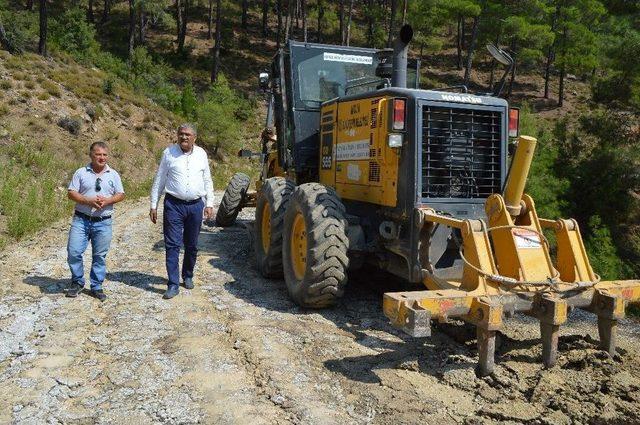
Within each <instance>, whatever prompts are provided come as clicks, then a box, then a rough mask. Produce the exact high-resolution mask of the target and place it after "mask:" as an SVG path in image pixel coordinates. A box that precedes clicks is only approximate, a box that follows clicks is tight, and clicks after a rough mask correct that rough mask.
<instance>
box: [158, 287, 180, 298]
mask: <svg viewBox="0 0 640 425" xmlns="http://www.w3.org/2000/svg"><path fill="white" fill-rule="evenodd" d="M179 293H180V288H179V287H178V285H170V286H169V288H168V289H167V290H166V291H165V293H164V295H163V296H162V298H164V299H165V300H170V299H171V298H173V297H175V296H176V295H178V294H179Z"/></svg>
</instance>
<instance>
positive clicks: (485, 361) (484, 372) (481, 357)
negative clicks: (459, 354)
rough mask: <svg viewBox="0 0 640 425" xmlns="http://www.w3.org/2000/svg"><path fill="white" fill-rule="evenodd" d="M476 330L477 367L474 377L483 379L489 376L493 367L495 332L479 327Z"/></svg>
mask: <svg viewBox="0 0 640 425" xmlns="http://www.w3.org/2000/svg"><path fill="white" fill-rule="evenodd" d="M476 329H477V335H478V367H477V368H476V375H478V376H479V377H483V376H488V375H491V374H492V373H493V368H494V366H495V353H496V331H488V330H486V329H482V328H480V327H478V328H476Z"/></svg>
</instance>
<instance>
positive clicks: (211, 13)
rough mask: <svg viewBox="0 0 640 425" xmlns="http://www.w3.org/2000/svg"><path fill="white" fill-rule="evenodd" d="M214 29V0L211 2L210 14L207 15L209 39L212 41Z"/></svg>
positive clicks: (210, 0)
mask: <svg viewBox="0 0 640 425" xmlns="http://www.w3.org/2000/svg"><path fill="white" fill-rule="evenodd" d="M212 27H213V0H209V12H208V15H207V39H209V40H211V30H212Z"/></svg>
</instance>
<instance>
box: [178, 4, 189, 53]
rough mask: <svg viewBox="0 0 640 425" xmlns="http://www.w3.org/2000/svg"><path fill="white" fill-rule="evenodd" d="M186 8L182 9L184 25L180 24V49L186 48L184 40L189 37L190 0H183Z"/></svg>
mask: <svg viewBox="0 0 640 425" xmlns="http://www.w3.org/2000/svg"><path fill="white" fill-rule="evenodd" d="M182 3H183V4H184V9H183V11H182V25H181V26H180V40H178V50H179V51H180V52H182V51H183V50H184V42H185V40H186V38H187V23H188V22H189V0H182Z"/></svg>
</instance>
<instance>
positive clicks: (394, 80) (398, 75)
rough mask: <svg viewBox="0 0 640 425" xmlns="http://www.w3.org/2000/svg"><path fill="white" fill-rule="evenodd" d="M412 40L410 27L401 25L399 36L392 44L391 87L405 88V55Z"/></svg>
mask: <svg viewBox="0 0 640 425" xmlns="http://www.w3.org/2000/svg"><path fill="white" fill-rule="evenodd" d="M412 39H413V28H411V25H403V26H402V28H400V34H399V35H398V37H397V38H396V40H395V42H394V43H393V73H392V74H391V86H392V87H401V88H406V87H407V53H408V52H409V43H410V42H411V40H412Z"/></svg>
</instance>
